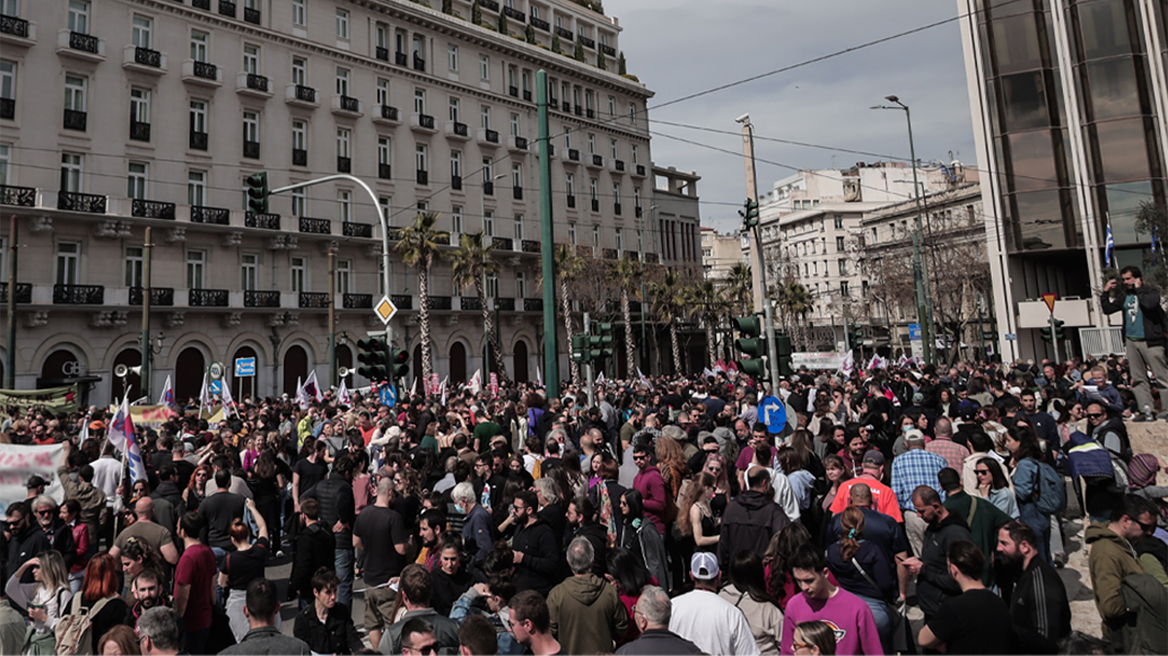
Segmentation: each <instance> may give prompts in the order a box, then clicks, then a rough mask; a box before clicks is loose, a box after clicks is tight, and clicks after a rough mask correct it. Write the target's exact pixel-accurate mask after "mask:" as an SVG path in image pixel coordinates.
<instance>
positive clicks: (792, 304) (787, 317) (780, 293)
mask: <svg viewBox="0 0 1168 656" xmlns="http://www.w3.org/2000/svg"><path fill="white" fill-rule="evenodd" d="M772 298H774V299H775V303H776V304H777V305H778V306H779V309H780V310H781V311H782V312H783V325H784V326H787V327H788V331H789V332H791V333H794V332H795V331H794V330H792V329H791V327H790V324H791V323H792V322H794V320H795V319H799V320H800V322H799V324H798V327H799V328H800V331H799V338H798V339H796V340H795V341H796V342H798V343H800V344H802V343H804V342H805V341H806V340H805V339H804V338H803V333H804V328H805V326H804V323H805V321H804V320H805V319H806V318H807V314H808V313H809V312H811V310H812V308H814V307H815V299H814V298H813V297H812V296H811V293H810V292H808V291H807V288H806V287H804V286H803V283H801V282H799V281H798V280H794V279H789V280H787V281H786V282H785V283H782V284H780V285H779V287H778V288H776V289H775V293H774V296H773V297H772Z"/></svg>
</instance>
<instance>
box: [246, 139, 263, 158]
mask: <svg viewBox="0 0 1168 656" xmlns="http://www.w3.org/2000/svg"><path fill="white" fill-rule="evenodd" d="M243 156H244V157H247V158H248V159H259V158H260V142H258V141H245V142H243Z"/></svg>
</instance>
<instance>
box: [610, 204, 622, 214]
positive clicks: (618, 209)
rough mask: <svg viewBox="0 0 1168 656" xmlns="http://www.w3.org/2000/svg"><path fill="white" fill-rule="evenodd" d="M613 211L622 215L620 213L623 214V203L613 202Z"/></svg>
mask: <svg viewBox="0 0 1168 656" xmlns="http://www.w3.org/2000/svg"><path fill="white" fill-rule="evenodd" d="M612 213H613V214H615V215H617V216H620V214H621V204H620V203H613V204H612Z"/></svg>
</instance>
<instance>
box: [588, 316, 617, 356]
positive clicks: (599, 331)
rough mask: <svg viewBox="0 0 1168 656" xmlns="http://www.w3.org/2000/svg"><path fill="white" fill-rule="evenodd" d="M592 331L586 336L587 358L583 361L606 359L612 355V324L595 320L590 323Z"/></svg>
mask: <svg viewBox="0 0 1168 656" xmlns="http://www.w3.org/2000/svg"><path fill="white" fill-rule="evenodd" d="M592 333H593V334H591V335H589V336H588V346H589V348H588V359H587V360H585V362H595V361H597V360H607V359H609V358H611V357H612V353H613V351H612V343H613V337H612V324H611V323H603V322H600V321H597V322H596V323H594V324H592Z"/></svg>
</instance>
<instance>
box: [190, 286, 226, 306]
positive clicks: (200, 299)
mask: <svg viewBox="0 0 1168 656" xmlns="http://www.w3.org/2000/svg"><path fill="white" fill-rule="evenodd" d="M187 305H189V306H191V307H227V290H226V289H192V290H191V291H190V294H188V296H187Z"/></svg>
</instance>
